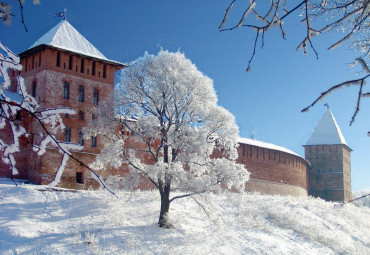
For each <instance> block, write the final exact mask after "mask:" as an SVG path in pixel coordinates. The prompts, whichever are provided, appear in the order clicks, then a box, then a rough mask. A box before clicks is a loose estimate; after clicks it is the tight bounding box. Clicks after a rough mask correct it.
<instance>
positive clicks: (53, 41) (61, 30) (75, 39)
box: [29, 20, 107, 60]
mask: <svg viewBox="0 0 370 255" xmlns="http://www.w3.org/2000/svg"><path fill="white" fill-rule="evenodd" d="M42 44H46V45H50V46H53V47H57V48H60V49H64V50H68V51H72V52H76V53H80V54H83V55H86V56H90V57H94V58H98V59H103V60H107V58H106V57H105V56H104V55H103V54H101V53H100V51H98V50H97V49H96V48H95V47H94V46H93V45H92V44H91V43H90V42H89V41H88V40H86V39H85V37H83V36H82V35H81V34H80V33H79V32H78V31H77V30H76V29H75V28H74V27H73V26H72V25H71V24H69V22H68V21H66V20H62V21H61V22H59V23H58V25H56V26H55V27H53V28H52V29H51V30H50V31H49V32H47V33H46V34H44V35H43V36H42V37H41V38H40V39H38V40H37V41H36V42H35V43H34V44H33V45H32V46H31V47H30V48H29V49H31V48H34V47H36V46H39V45H42Z"/></svg>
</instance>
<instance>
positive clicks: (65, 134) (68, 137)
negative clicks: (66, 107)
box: [64, 127, 71, 143]
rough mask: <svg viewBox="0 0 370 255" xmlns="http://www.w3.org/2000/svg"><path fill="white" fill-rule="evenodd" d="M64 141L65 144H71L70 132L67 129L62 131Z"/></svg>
mask: <svg viewBox="0 0 370 255" xmlns="http://www.w3.org/2000/svg"><path fill="white" fill-rule="evenodd" d="M64 141H65V142H67V143H69V142H71V130H70V128H69V127H66V128H65V130H64Z"/></svg>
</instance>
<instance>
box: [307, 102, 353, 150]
mask: <svg viewBox="0 0 370 255" xmlns="http://www.w3.org/2000/svg"><path fill="white" fill-rule="evenodd" d="M320 144H321V145H323V144H327V145H331V144H345V145H347V142H346V140H345V139H344V136H343V134H342V131H341V130H340V128H339V126H338V124H337V122H336V121H335V118H334V116H333V114H332V112H331V111H330V109H329V108H328V109H327V110H326V112H325V113H324V115H323V116H322V118H321V120H320V121H319V123H318V124H317V126H316V127H315V129H314V130H313V132H312V134H311V136H310V138H309V139H308V141H307V143H306V145H320ZM347 146H348V145H347Z"/></svg>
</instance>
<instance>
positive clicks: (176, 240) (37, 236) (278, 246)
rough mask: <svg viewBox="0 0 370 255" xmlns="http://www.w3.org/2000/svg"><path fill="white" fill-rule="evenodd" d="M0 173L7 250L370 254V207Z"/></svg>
mask: <svg viewBox="0 0 370 255" xmlns="http://www.w3.org/2000/svg"><path fill="white" fill-rule="evenodd" d="M40 189H42V190H45V186H35V185H27V184H24V185H20V186H18V187H16V186H15V185H14V184H12V183H11V182H9V180H7V179H0V254H310V255H312V254H370V208H368V207H356V206H354V205H351V204H349V205H345V206H338V204H334V203H328V202H324V201H322V200H320V199H312V198H304V199H302V198H301V199H298V198H292V197H280V196H263V195H258V194H220V195H211V196H209V197H208V198H207V199H205V198H200V197H198V198H197V199H198V201H199V202H201V203H202V205H203V206H204V208H205V211H206V212H207V214H208V216H207V214H206V213H205V212H204V210H203V209H202V207H200V206H199V205H198V204H197V203H196V202H195V201H194V200H193V199H192V198H185V199H180V200H177V201H175V202H174V203H173V204H172V205H171V206H172V207H171V209H170V219H171V221H172V223H173V225H174V226H175V228H174V229H160V228H158V227H157V225H156V221H157V217H158V211H159V196H158V194H157V192H134V193H127V192H119V193H118V196H119V198H116V197H114V196H112V195H110V194H109V193H107V192H106V191H78V192H55V191H39V190H40Z"/></svg>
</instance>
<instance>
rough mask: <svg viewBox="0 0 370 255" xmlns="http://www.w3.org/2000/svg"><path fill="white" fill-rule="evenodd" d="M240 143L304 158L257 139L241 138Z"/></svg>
mask: <svg viewBox="0 0 370 255" xmlns="http://www.w3.org/2000/svg"><path fill="white" fill-rule="evenodd" d="M238 142H239V143H242V144H248V145H253V146H258V147H262V148H266V149H271V150H276V151H282V152H285V153H289V154H292V155H295V156H298V157H300V158H302V157H301V156H299V155H298V154H297V153H295V152H293V151H291V150H289V149H287V148H284V147H282V146H278V145H275V144H272V143H266V142H261V141H258V140H255V139H249V138H242V137H239V139H238Z"/></svg>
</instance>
